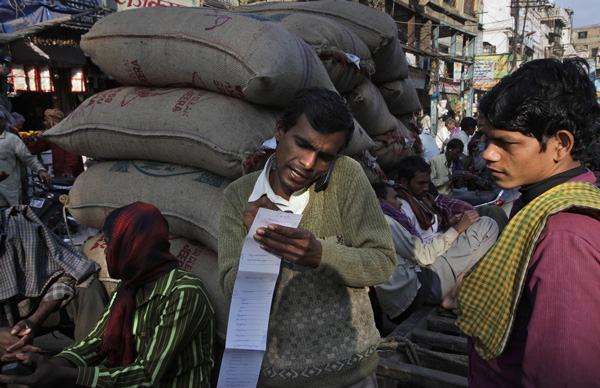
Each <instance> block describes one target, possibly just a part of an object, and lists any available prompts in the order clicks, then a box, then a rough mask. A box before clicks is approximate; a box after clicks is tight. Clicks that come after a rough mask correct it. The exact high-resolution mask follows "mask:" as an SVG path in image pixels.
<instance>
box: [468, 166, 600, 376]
mask: <svg viewBox="0 0 600 388" xmlns="http://www.w3.org/2000/svg"><path fill="white" fill-rule="evenodd" d="M571 181H583V182H591V183H594V182H595V181H596V178H595V176H594V174H593V173H591V172H590V171H588V172H587V173H585V174H582V175H580V176H578V177H576V178H574V179H572V180H571ZM468 354H469V376H468V377H469V387H473V388H477V387H481V388H495V387H539V388H552V387H582V388H583V387H585V388H590V387H600V221H598V220H596V219H594V218H592V217H589V216H586V215H582V214H576V213H569V212H561V213H558V214H555V215H553V216H550V217H549V218H548V223H547V225H546V227H545V229H544V231H543V232H542V234H541V236H540V238H539V240H538V242H537V245H536V248H535V250H534V253H533V256H532V257H531V260H530V263H529V272H528V274H527V280H526V284H525V289H524V291H523V296H522V297H521V300H520V302H519V306H518V307H517V312H516V317H515V322H514V328H513V330H512V333H511V335H510V338H509V340H508V343H507V345H506V348H505V350H504V352H502V354H501V355H500V356H499V357H498V358H496V359H494V360H491V361H485V360H483V359H482V358H481V357H479V355H478V354H477V352H476V351H475V348H474V341H473V340H472V339H469V343H468Z"/></svg>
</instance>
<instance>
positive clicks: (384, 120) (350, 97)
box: [345, 79, 398, 137]
mask: <svg viewBox="0 0 600 388" xmlns="http://www.w3.org/2000/svg"><path fill="white" fill-rule="evenodd" d="M345 97H346V101H347V102H348V105H350V109H351V110H352V114H353V115H354V118H355V119H356V121H358V122H359V123H360V125H362V127H363V128H364V129H365V131H366V132H367V133H368V134H369V135H370V136H371V137H374V136H377V135H381V134H383V133H386V132H390V131H393V130H396V129H397V128H398V121H397V120H396V118H395V117H394V116H393V115H392V114H391V113H390V111H389V109H388V107H387V105H386V103H385V100H384V99H383V97H382V96H381V93H380V92H379V89H377V87H376V86H375V85H374V84H373V83H372V82H371V81H369V80H368V79H365V80H363V82H361V84H360V85H358V86H357V87H356V88H354V89H353V90H352V91H351V92H349V93H347V94H346V95H345Z"/></svg>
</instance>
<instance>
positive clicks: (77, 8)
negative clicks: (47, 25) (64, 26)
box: [0, 0, 103, 34]
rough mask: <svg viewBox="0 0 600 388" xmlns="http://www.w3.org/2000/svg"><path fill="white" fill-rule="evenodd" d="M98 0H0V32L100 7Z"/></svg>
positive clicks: (13, 31)
mask: <svg viewBox="0 0 600 388" xmlns="http://www.w3.org/2000/svg"><path fill="white" fill-rule="evenodd" d="M102 7H103V5H102V1H101V0H99V1H97V0H77V1H76V2H74V3H70V2H68V1H66V0H63V1H27V0H0V33H7V34H10V33H15V32H18V31H20V30H23V29H26V28H28V27H31V26H34V25H36V24H39V23H43V22H48V21H51V20H56V19H60V18H64V17H65V16H70V15H76V14H80V13H83V12H88V11H90V10H92V9H95V8H102Z"/></svg>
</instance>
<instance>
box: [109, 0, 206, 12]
mask: <svg viewBox="0 0 600 388" xmlns="http://www.w3.org/2000/svg"><path fill="white" fill-rule="evenodd" d="M104 1H105V6H106V8H110V9H113V10H116V11H126V10H128V9H136V8H146V7H160V6H162V7H202V0H104Z"/></svg>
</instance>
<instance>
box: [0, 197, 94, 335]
mask: <svg viewBox="0 0 600 388" xmlns="http://www.w3.org/2000/svg"><path fill="white" fill-rule="evenodd" d="M0 218H1V219H0V222H1V224H0V227H1V233H2V250H1V251H0V252H1V253H0V264H1V265H0V301H2V307H3V310H4V314H2V317H1V318H0V321H1V322H2V323H3V324H6V325H7V326H11V327H12V326H13V325H14V324H15V323H16V321H18V320H20V319H21V318H24V317H27V316H28V315H29V314H30V313H31V312H32V309H33V308H34V307H35V306H36V305H37V302H38V301H39V298H40V297H41V296H42V295H43V294H44V292H45V291H47V289H48V287H49V286H50V285H51V284H53V283H54V282H60V281H65V282H68V280H69V279H70V278H75V279H76V284H78V285H80V286H84V287H87V286H88V285H89V282H90V281H91V279H92V277H90V275H91V274H93V273H95V272H96V264H94V262H93V261H90V260H87V259H86V258H85V257H84V256H82V255H81V254H80V253H78V252H76V251H75V250H74V248H72V247H71V246H70V245H69V244H67V243H65V242H64V241H62V240H61V239H59V238H58V237H56V235H54V234H53V233H52V232H51V231H50V230H49V229H48V228H46V226H44V225H43V224H42V222H41V221H40V220H39V218H38V217H37V216H36V215H35V213H34V212H33V211H32V210H31V209H30V208H29V206H25V205H16V206H12V207H10V208H7V209H5V210H3V211H2V212H1V213H0ZM13 297H18V298H19V300H20V302H19V303H18V311H13V310H12V309H11V307H10V303H5V301H8V300H9V299H10V298H13ZM21 299H22V300H21ZM15 313H16V314H18V315H19V316H18V317H15V316H14V315H15Z"/></svg>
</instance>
